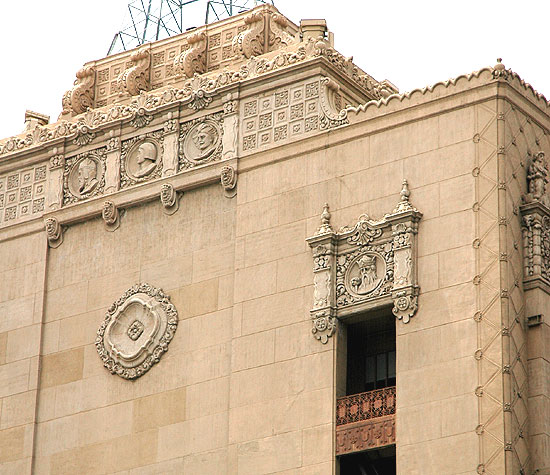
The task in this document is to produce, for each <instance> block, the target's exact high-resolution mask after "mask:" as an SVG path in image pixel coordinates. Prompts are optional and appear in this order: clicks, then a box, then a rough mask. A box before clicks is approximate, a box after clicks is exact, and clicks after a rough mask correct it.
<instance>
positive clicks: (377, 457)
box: [339, 445, 396, 475]
mask: <svg viewBox="0 0 550 475" xmlns="http://www.w3.org/2000/svg"><path fill="white" fill-rule="evenodd" d="M339 459H340V475H395V474H396V464H395V445H392V446H389V447H384V448H382V449H375V450H367V451H365V452H357V453H354V454H349V455H342V456H341V457H339Z"/></svg>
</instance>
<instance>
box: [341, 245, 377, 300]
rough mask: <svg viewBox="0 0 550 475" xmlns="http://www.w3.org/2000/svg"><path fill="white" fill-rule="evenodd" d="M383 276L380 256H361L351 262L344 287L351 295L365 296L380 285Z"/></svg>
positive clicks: (371, 254) (369, 254)
mask: <svg viewBox="0 0 550 475" xmlns="http://www.w3.org/2000/svg"><path fill="white" fill-rule="evenodd" d="M385 274H386V264H385V262H384V258H383V257H382V256H379V255H377V254H374V253H368V254H363V255H361V256H359V257H357V258H356V259H355V260H354V261H353V262H351V264H350V266H349V268H348V272H347V273H346V277H345V282H346V287H347V289H348V291H349V292H350V293H351V294H355V295H367V294H369V293H371V292H372V291H373V290H375V289H376V288H377V287H378V286H379V285H380V283H381V282H382V279H383V278H384V276H385Z"/></svg>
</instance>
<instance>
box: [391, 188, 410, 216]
mask: <svg viewBox="0 0 550 475" xmlns="http://www.w3.org/2000/svg"><path fill="white" fill-rule="evenodd" d="M399 195H400V196H401V198H400V199H399V203H398V204H397V206H396V207H395V209H394V210H393V212H394V213H399V212H401V211H408V210H414V208H413V206H412V205H411V203H410V201H409V196H411V191H410V190H409V182H408V181H407V180H403V186H402V188H401V192H400V193H399Z"/></svg>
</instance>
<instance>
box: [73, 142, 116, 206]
mask: <svg viewBox="0 0 550 475" xmlns="http://www.w3.org/2000/svg"><path fill="white" fill-rule="evenodd" d="M105 157H106V149H105V148H102V149H99V150H93V151H91V152H86V153H82V154H80V155H77V156H75V157H71V158H69V159H67V161H66V164H65V169H64V172H63V179H64V190H63V195H64V196H63V204H70V203H74V202H77V201H80V200H85V199H87V198H92V197H93V196H96V195H98V194H101V193H102V192H103V189H104V187H105Z"/></svg>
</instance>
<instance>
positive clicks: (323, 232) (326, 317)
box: [307, 180, 422, 343]
mask: <svg viewBox="0 0 550 475" xmlns="http://www.w3.org/2000/svg"><path fill="white" fill-rule="evenodd" d="M409 195H410V192H409V188H408V184H407V182H406V180H405V181H404V182H403V189H402V190H401V199H400V202H399V203H398V205H397V206H396V207H395V209H394V210H393V211H392V212H391V213H389V214H386V215H385V216H384V217H383V218H382V219H381V220H378V221H376V220H373V219H370V218H369V217H368V216H367V215H362V216H360V217H359V220H358V221H357V223H356V224H355V225H353V226H350V227H347V226H346V227H343V228H340V230H339V231H338V232H335V231H334V230H333V228H332V226H331V224H330V213H329V211H328V205H325V208H324V210H323V214H322V219H321V227H320V228H319V230H318V231H317V233H316V234H315V235H314V236H312V237H310V238H308V239H307V242H308V244H309V246H310V247H311V249H312V252H313V284H314V292H313V307H312V309H311V311H310V312H311V317H312V320H313V330H312V331H313V333H314V335H315V337H316V338H317V339H319V340H320V341H321V342H322V343H326V342H327V341H328V338H329V337H330V336H332V334H333V333H334V331H335V329H336V319H337V318H345V317H347V316H349V315H351V314H353V313H357V312H362V311H365V310H366V309H374V308H380V307H385V306H387V305H389V304H390V303H391V302H392V301H393V310H392V311H393V314H394V315H395V317H396V318H398V319H399V320H402V321H403V323H408V322H409V320H410V319H411V318H412V317H413V316H414V315H415V313H416V311H417V308H418V293H419V286H418V282H417V263H416V260H417V258H416V234H417V232H418V222H419V221H420V219H421V217H422V213H420V212H419V211H418V210H417V209H416V208H414V207H413V206H412V205H411V203H410V201H409Z"/></svg>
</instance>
